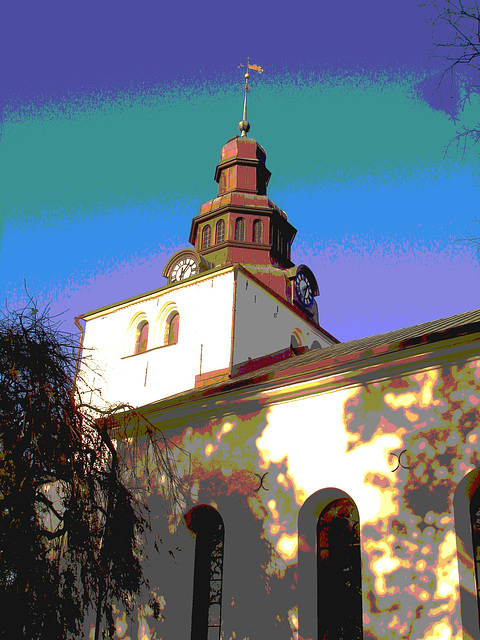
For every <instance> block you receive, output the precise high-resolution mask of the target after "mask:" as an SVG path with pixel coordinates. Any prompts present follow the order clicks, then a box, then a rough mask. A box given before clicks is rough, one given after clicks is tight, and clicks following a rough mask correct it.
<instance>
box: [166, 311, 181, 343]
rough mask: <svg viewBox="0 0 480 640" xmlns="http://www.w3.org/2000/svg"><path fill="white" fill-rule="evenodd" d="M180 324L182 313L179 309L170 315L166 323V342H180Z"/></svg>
mask: <svg viewBox="0 0 480 640" xmlns="http://www.w3.org/2000/svg"><path fill="white" fill-rule="evenodd" d="M179 326H180V314H179V313H178V311H172V313H171V314H170V315H169V316H168V318H167V322H166V325H165V340H164V344H165V345H169V344H177V342H178V328H179Z"/></svg>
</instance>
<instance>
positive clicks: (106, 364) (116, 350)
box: [81, 269, 234, 406]
mask: <svg viewBox="0 0 480 640" xmlns="http://www.w3.org/2000/svg"><path fill="white" fill-rule="evenodd" d="M233 282H234V275H233V270H232V269H230V270H226V271H222V272H220V273H218V274H214V275H210V276H209V277H208V278H197V279H194V280H190V281H188V282H183V283H179V284H178V285H177V286H175V287H168V288H165V290H164V291H162V290H160V291H158V292H156V293H154V294H152V295H150V296H145V297H143V298H138V299H136V300H135V301H132V302H130V303H126V304H119V305H116V306H114V307H111V308H109V309H107V310H105V311H101V312H99V313H98V314H94V315H89V314H86V317H85V320H86V327H85V335H84V341H83V357H84V359H85V363H84V365H83V366H82V370H81V375H82V376H83V377H84V378H85V382H86V385H87V386H89V387H90V388H93V389H97V390H98V391H97V392H96V393H95V394H94V395H93V396H92V394H91V393H90V392H87V394H86V395H87V401H92V402H94V403H95V404H98V405H105V404H108V403H112V402H122V403H128V404H131V405H133V406H140V405H144V404H147V403H150V402H155V401H156V400H160V399H161V398H165V397H167V396H170V395H173V394H175V393H179V392H181V391H185V390H187V389H193V388H194V386H195V376H196V375H198V374H200V373H202V372H205V371H212V370H217V369H222V368H226V367H228V366H229V362H230V351H231V325H232V308H233V288H234V286H233ZM173 310H176V311H177V312H178V313H179V314H180V321H179V334H178V342H177V343H176V344H172V345H164V339H165V323H166V321H167V318H168V315H169V313H171V312H172V311H173ZM142 320H146V321H147V322H148V323H149V332H148V344H147V350H146V351H145V352H144V353H139V354H136V355H134V350H135V335H136V329H137V326H138V324H139V323H140V322H141V321H142ZM87 364H88V365H89V366H90V367H91V368H92V369H93V371H89V370H88V368H87V366H86V365H87Z"/></svg>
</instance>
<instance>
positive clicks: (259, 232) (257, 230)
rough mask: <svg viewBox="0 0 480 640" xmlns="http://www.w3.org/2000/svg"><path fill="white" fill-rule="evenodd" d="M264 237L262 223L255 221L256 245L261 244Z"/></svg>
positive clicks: (254, 237)
mask: <svg viewBox="0 0 480 640" xmlns="http://www.w3.org/2000/svg"><path fill="white" fill-rule="evenodd" d="M262 237H263V228H262V221H261V220H255V221H254V222H253V241H254V242H255V244H261V242H262Z"/></svg>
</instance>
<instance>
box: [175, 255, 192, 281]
mask: <svg viewBox="0 0 480 640" xmlns="http://www.w3.org/2000/svg"><path fill="white" fill-rule="evenodd" d="M196 273H198V265H197V261H196V260H195V258H191V257H187V258H182V259H181V260H179V261H178V262H176V263H175V264H174V265H173V268H172V270H171V272H170V282H179V281H180V280H185V278H190V276H194V275H195V274H196Z"/></svg>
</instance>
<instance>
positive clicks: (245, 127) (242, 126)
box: [238, 58, 263, 138]
mask: <svg viewBox="0 0 480 640" xmlns="http://www.w3.org/2000/svg"><path fill="white" fill-rule="evenodd" d="M241 67H242V68H244V69H246V71H245V84H244V85H243V91H244V92H245V95H244V98H243V117H242V120H241V121H240V122H239V123H238V130H239V131H240V136H241V137H242V138H245V137H246V135H247V133H248V132H249V131H250V123H249V122H248V120H247V91H248V90H249V89H250V87H249V85H248V79H249V78H250V74H249V72H248V70H249V69H254V70H255V71H258V73H263V69H262V67H259V66H258V65H256V64H250V58H247V64H246V65H245V64H239V65H238V68H239V69H240V68H241Z"/></svg>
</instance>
